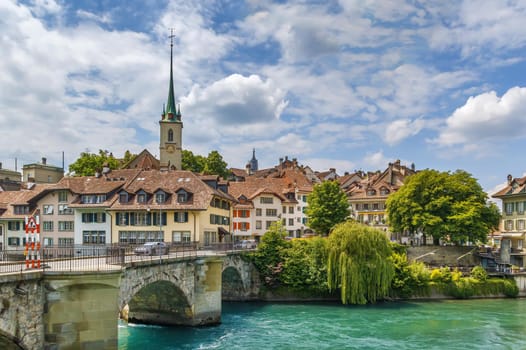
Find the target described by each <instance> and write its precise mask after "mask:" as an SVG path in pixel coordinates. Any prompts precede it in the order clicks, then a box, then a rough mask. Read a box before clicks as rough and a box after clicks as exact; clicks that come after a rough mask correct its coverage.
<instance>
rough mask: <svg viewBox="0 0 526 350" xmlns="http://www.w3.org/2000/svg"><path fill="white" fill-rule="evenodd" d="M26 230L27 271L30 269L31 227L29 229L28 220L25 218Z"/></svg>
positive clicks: (25, 253)
mask: <svg viewBox="0 0 526 350" xmlns="http://www.w3.org/2000/svg"><path fill="white" fill-rule="evenodd" d="M25 229H26V249H25V250H24V255H25V256H26V269H29V227H28V218H27V216H26V217H25Z"/></svg>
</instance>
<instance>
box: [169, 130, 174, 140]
mask: <svg viewBox="0 0 526 350" xmlns="http://www.w3.org/2000/svg"><path fill="white" fill-rule="evenodd" d="M173 140H174V132H173V130H172V129H170V130H168V142H173Z"/></svg>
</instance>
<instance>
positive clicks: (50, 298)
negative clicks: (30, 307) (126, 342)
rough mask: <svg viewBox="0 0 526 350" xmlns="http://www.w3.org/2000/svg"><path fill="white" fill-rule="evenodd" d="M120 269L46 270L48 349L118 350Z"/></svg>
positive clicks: (45, 321)
mask: <svg viewBox="0 0 526 350" xmlns="http://www.w3.org/2000/svg"><path fill="white" fill-rule="evenodd" d="M120 274H121V272H120V271H114V272H100V271H99V272H96V273H94V272H85V273H82V272H76V273H71V274H67V273H64V272H61V273H56V274H54V273H47V274H46V276H45V289H46V298H45V308H44V313H43V314H44V320H43V322H42V323H43V324H44V327H45V328H44V334H45V343H44V344H45V348H46V349H117V347H118V328H117V317H118V313H119V308H118V295H119V293H118V291H119V281H120Z"/></svg>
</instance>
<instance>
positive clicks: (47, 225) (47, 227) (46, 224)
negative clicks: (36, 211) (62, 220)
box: [42, 221, 53, 232]
mask: <svg viewBox="0 0 526 350" xmlns="http://www.w3.org/2000/svg"><path fill="white" fill-rule="evenodd" d="M42 231H44V232H50V231H53V221H43V222H42Z"/></svg>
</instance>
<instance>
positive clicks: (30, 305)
mask: <svg viewBox="0 0 526 350" xmlns="http://www.w3.org/2000/svg"><path fill="white" fill-rule="evenodd" d="M44 293H45V291H44V288H43V286H42V273H41V272H31V273H23V274H10V275H3V276H0V330H1V331H0V332H1V336H2V337H3V341H2V342H3V343H4V344H3V345H4V346H5V345H6V344H9V345H7V346H11V347H12V348H13V349H16V348H17V346H16V345H18V346H20V347H22V348H25V349H39V348H40V347H41V344H43V343H44V326H43V319H42V318H43V316H42V315H43V310H44ZM15 344H16V345H15ZM3 348H5V347H3Z"/></svg>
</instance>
